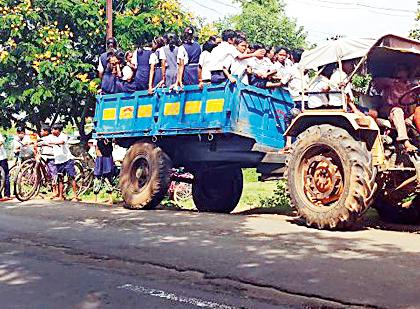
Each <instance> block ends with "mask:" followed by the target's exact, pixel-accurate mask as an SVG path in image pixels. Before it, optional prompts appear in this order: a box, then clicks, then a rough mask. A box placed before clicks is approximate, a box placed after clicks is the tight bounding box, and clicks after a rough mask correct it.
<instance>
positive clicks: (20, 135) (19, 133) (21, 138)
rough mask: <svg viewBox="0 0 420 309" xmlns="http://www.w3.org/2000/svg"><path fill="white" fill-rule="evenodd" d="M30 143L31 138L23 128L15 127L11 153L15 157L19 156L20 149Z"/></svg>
mask: <svg viewBox="0 0 420 309" xmlns="http://www.w3.org/2000/svg"><path fill="white" fill-rule="evenodd" d="M30 143H31V139H30V137H29V136H28V135H26V133H25V129H24V128H23V127H20V126H19V127H17V128H16V136H15V137H14V138H13V145H12V148H13V153H14V155H15V157H16V158H20V157H21V152H22V150H23V149H24V148H25V147H27V146H28V145H29V144H30Z"/></svg>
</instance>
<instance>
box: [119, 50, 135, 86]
mask: <svg viewBox="0 0 420 309" xmlns="http://www.w3.org/2000/svg"><path fill="white" fill-rule="evenodd" d="M124 59H125V66H124V67H123V69H122V72H121V73H122V80H123V81H126V82H132V81H133V79H134V73H135V71H136V67H135V65H134V63H133V62H132V61H133V52H131V51H128V52H126V53H125V55H124Z"/></svg>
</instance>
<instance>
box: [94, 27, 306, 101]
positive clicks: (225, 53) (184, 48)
mask: <svg viewBox="0 0 420 309" xmlns="http://www.w3.org/2000/svg"><path fill="white" fill-rule="evenodd" d="M106 47H107V50H106V52H104V53H103V54H102V55H101V56H100V57H99V64H98V72H99V76H100V77H101V79H102V84H101V91H102V93H104V94H112V93H119V92H134V91H139V90H148V91H149V93H152V92H153V91H154V89H156V88H157V87H171V88H175V87H179V88H182V87H183V86H185V85H200V86H202V85H203V84H206V83H223V82H225V81H227V80H230V81H231V82H233V83H234V82H236V80H237V79H240V80H241V81H242V82H243V83H246V84H250V85H254V86H256V87H259V88H276V87H281V86H287V85H288V84H289V82H290V81H291V80H292V75H293V73H294V72H296V68H293V66H294V64H295V63H297V62H299V60H300V56H301V54H302V50H293V51H289V49H288V48H286V47H266V46H263V45H261V44H254V45H251V44H249V43H248V41H247V37H246V34H245V33H243V32H240V31H233V30H225V31H223V32H222V35H221V38H219V37H216V36H212V37H210V38H209V39H208V40H207V41H206V42H205V43H204V44H203V45H202V46H200V45H199V44H198V43H197V41H196V40H195V32H194V29H193V28H192V27H188V28H186V29H185V31H184V32H183V35H182V37H181V39H179V38H178V36H177V35H175V34H167V35H165V36H162V37H158V38H156V39H154V40H153V42H151V43H148V44H142V45H141V46H140V47H139V48H138V49H136V50H135V51H133V52H131V51H128V52H126V53H124V52H122V51H121V50H120V49H119V48H118V44H117V41H116V40H115V39H114V38H110V39H108V40H107V43H106ZM295 75H296V77H297V75H298V74H295ZM299 86H300V85H299ZM296 91H298V90H297V89H296Z"/></svg>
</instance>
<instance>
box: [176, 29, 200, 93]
mask: <svg viewBox="0 0 420 309" xmlns="http://www.w3.org/2000/svg"><path fill="white" fill-rule="evenodd" d="M183 42H184V43H183V44H182V45H181V46H180V47H179V49H178V55H177V59H178V60H177V61H178V85H179V86H180V87H181V88H182V87H183V86H184V85H197V84H198V83H199V81H198V79H199V78H198V66H199V61H200V55H201V47H200V44H198V43H197V42H195V41H194V29H193V28H192V27H187V28H186V29H185V31H184V35H183Z"/></svg>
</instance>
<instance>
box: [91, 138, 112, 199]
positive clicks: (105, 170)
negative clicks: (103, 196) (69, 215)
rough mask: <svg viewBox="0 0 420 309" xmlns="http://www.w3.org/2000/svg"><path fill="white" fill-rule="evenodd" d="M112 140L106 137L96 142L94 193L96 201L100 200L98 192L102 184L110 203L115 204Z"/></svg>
mask: <svg viewBox="0 0 420 309" xmlns="http://www.w3.org/2000/svg"><path fill="white" fill-rule="evenodd" d="M112 150H113V147H112V142H111V141H109V140H105V139H99V140H97V142H96V159H95V169H94V172H93V174H94V176H95V180H94V184H93V193H94V194H95V202H97V201H98V194H99V192H100V191H101V188H102V186H104V187H105V190H106V193H107V194H108V205H112V204H113V200H112V190H113V187H112V177H113V173H114V161H113V159H112Z"/></svg>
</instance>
